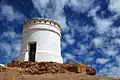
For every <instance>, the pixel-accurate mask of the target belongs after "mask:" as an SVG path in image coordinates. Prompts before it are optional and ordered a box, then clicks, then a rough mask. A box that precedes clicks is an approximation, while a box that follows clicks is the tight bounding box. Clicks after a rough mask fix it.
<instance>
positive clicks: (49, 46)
mask: <svg viewBox="0 0 120 80" xmlns="http://www.w3.org/2000/svg"><path fill="white" fill-rule="evenodd" d="M60 40H61V27H60V25H59V24H58V23H56V22H55V21H53V20H50V19H42V18H38V19H30V20H28V21H26V22H25V23H24V24H23V32H22V47H21V54H20V56H19V57H18V59H19V60H25V61H38V62H42V61H53V62H58V63H63V59H62V56H61V46H60Z"/></svg>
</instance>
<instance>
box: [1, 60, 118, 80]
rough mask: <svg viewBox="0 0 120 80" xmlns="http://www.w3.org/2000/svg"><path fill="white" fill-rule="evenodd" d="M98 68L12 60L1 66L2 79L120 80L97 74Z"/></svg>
mask: <svg viewBox="0 0 120 80" xmlns="http://www.w3.org/2000/svg"><path fill="white" fill-rule="evenodd" d="M95 74H96V70H95V69H93V68H91V67H89V66H87V65H85V64H82V63H76V62H68V63H67V64H60V63H56V62H30V61H17V60H16V61H12V62H11V63H9V64H8V65H7V66H4V67H3V66H0V80H120V79H117V78H116V79H115V78H110V77H98V76H95Z"/></svg>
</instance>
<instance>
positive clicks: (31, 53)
mask: <svg viewBox="0 0 120 80" xmlns="http://www.w3.org/2000/svg"><path fill="white" fill-rule="evenodd" d="M35 54H36V42H34V43H29V61H32V62H34V61H35Z"/></svg>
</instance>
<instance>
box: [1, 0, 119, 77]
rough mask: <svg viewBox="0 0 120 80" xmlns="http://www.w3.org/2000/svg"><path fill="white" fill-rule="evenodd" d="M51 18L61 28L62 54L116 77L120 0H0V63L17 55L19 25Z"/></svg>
mask: <svg viewBox="0 0 120 80" xmlns="http://www.w3.org/2000/svg"><path fill="white" fill-rule="evenodd" d="M30 18H51V19H53V20H56V21H57V22H58V23H59V24H60V25H61V27H62V30H63V32H62V39H61V47H62V57H63V58H64V63H66V62H67V61H76V62H83V63H85V64H87V65H89V66H91V67H93V68H95V69H96V70H97V75H102V76H103V75H105V76H115V77H118V76H120V0H0V63H2V64H6V63H8V62H10V61H11V60H15V59H16V58H17V56H18V55H19V54H20V49H21V33H22V24H23V23H24V21H26V20H28V19H30Z"/></svg>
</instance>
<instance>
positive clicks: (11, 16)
mask: <svg viewBox="0 0 120 80" xmlns="http://www.w3.org/2000/svg"><path fill="white" fill-rule="evenodd" d="M1 15H2V16H4V17H5V18H6V19H7V20H8V21H10V22H12V21H14V20H19V21H23V20H24V19H25V18H26V17H25V16H24V15H23V14H22V13H20V12H17V11H15V10H14V8H13V7H12V6H11V5H2V7H1Z"/></svg>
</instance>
